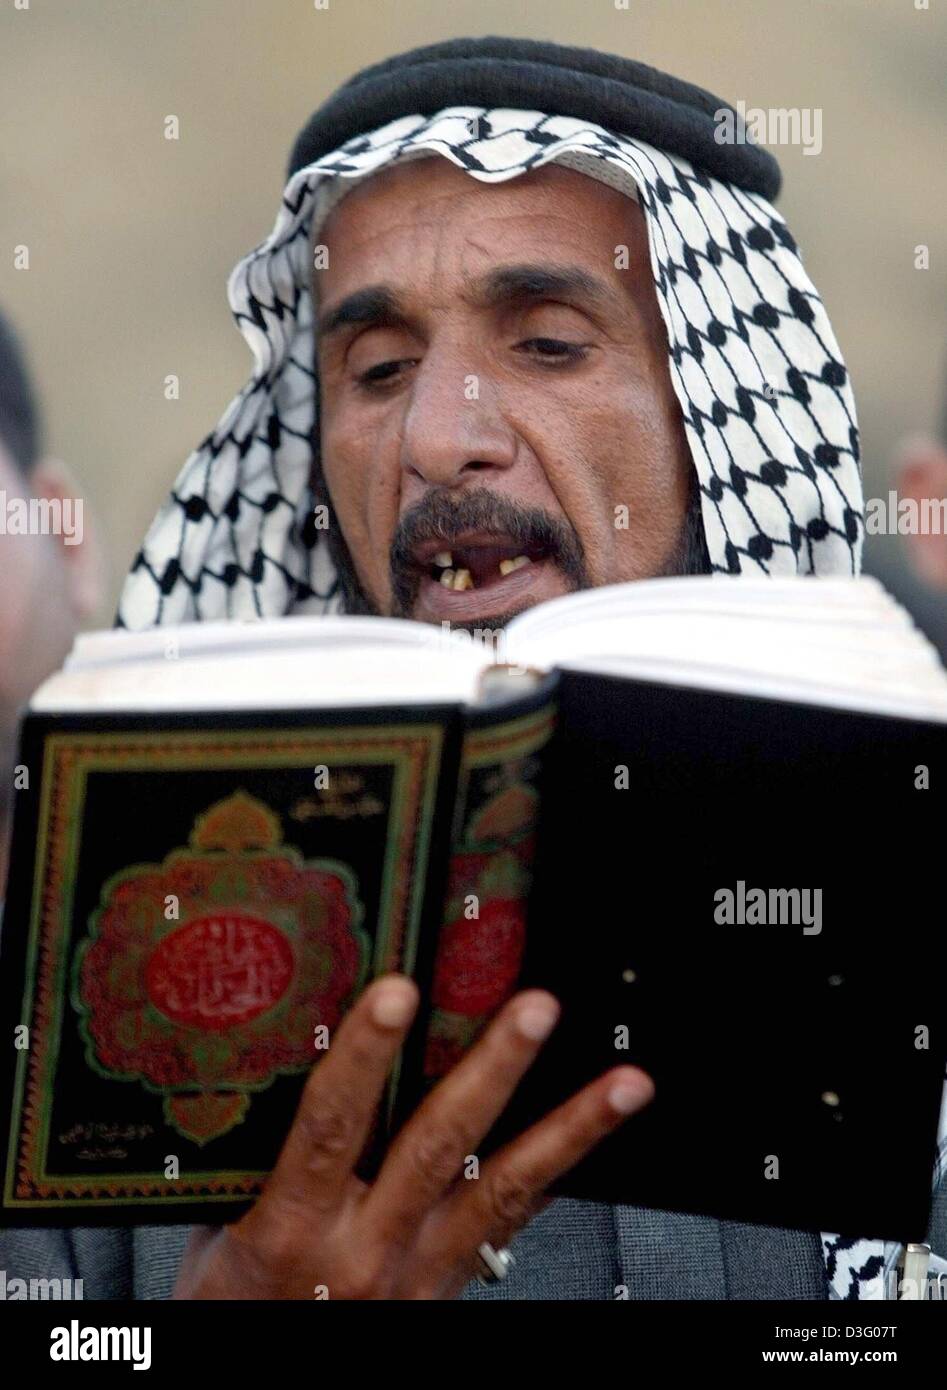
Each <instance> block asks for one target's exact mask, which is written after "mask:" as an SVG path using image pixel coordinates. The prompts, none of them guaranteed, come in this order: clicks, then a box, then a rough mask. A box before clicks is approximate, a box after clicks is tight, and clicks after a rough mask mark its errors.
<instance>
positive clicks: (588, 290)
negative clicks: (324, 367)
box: [319, 265, 615, 339]
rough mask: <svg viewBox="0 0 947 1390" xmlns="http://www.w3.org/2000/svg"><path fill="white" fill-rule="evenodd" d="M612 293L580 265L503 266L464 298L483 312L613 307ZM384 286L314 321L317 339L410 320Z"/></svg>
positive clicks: (370, 288)
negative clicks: (551, 303) (553, 303)
mask: <svg viewBox="0 0 947 1390" xmlns="http://www.w3.org/2000/svg"><path fill="white" fill-rule="evenodd" d="M614 297H615V296H614V291H613V290H612V289H611V288H610V287H609V286H608V285H607V284H606V283H605V282H604V281H603V280H599V279H598V278H597V277H596V276H594V275H591V274H589V272H588V271H587V270H583V269H582V267H581V266H576V265H568V266H548V265H509V266H498V267H497V269H495V270H491V271H489V272H488V273H487V274H486V275H485V276H484V277H483V279H482V280H481V281H479V282H477V283H475V284H474V286H472V288H471V289H470V290H469V291H468V294H467V298H468V299H469V300H470V301H471V302H473V303H474V304H477V305H479V306H481V307H483V308H487V309H497V308H501V307H502V306H503V305H505V304H518V305H520V306H523V305H528V304H531V303H540V302H542V301H543V300H549V299H562V300H566V301H578V302H579V303H588V304H591V305H594V306H597V307H604V306H605V305H606V304H608V303H614ZM412 317H413V316H412V315H409V314H408V313H407V312H406V310H405V309H404V308H403V306H402V305H401V304H400V302H399V300H398V296H397V295H396V294H395V292H394V291H393V290H392V289H391V288H389V287H388V286H387V285H369V286H367V287H366V288H365V289H361V290H356V291H355V292H354V294H350V295H347V296H346V298H345V299H343V300H342V301H341V303H339V304H337V305H336V306H335V308H333V309H328V310H326V312H325V313H324V314H323V315H322V317H321V319H320V320H319V336H320V338H323V339H324V338H327V337H329V336H331V335H332V334H334V333H337V332H338V331H339V330H340V329H343V328H351V327H361V328H366V327H371V328H391V327H400V326H403V325H405V324H408V323H410V322H411V321H412Z"/></svg>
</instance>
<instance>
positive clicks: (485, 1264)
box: [477, 1240, 516, 1284]
mask: <svg viewBox="0 0 947 1390" xmlns="http://www.w3.org/2000/svg"><path fill="white" fill-rule="evenodd" d="M477 1258H478V1259H479V1261H480V1266H481V1267H480V1270H479V1272H478V1274H477V1280H478V1282H479V1283H481V1284H499V1282H500V1280H501V1279H505V1278H506V1276H507V1275H508V1274H509V1272H510V1270H511V1269H512V1268H513V1266H514V1265H515V1264H516V1258H515V1256H514V1255H513V1254H512V1253H511V1252H510V1251H509V1250H507V1248H506V1246H505V1245H504V1246H503V1249H502V1250H495V1249H494V1248H493V1246H492V1245H491V1244H490V1242H489V1241H487V1240H485V1241H484V1242H483V1244H482V1245H481V1246H480V1247H479V1248H478V1250H477Z"/></svg>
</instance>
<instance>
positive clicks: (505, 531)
mask: <svg viewBox="0 0 947 1390" xmlns="http://www.w3.org/2000/svg"><path fill="white" fill-rule="evenodd" d="M465 531H488V532H489V531H493V532H496V533H498V534H501V535H505V536H510V537H511V538H512V539H513V540H514V541H516V543H517V544H518V545H521V546H522V547H523V550H524V551H525V550H528V549H536V550H542V551H544V552H545V554H546V555H547V556H548V558H549V559H551V560H552V561H553V562H554V563H555V564H556V565H557V566H558V568H559V569H560V570H561V571H562V573H563V574H564V575H565V577H566V579H567V580H568V581H569V583H570V585H571V587H573V588H575V589H583V588H588V575H587V572H586V567H585V554H584V552H583V549H582V544H581V542H580V540H579V538H578V536H577V535H576V533H575V531H574V530H573V529H572V527H571V526H569V525H568V523H567V522H565V521H562V520H561V519H560V518H559V517H556V516H553V515H552V514H551V513H550V512H546V511H543V509H542V508H541V507H525V506H521V505H520V504H518V503H516V502H511V501H510V499H509V498H508V497H500V496H498V495H497V494H496V493H494V492H490V491H489V490H488V489H487V488H475V489H473V490H472V491H470V492H466V493H463V494H462V495H461V496H459V497H451V496H450V495H448V494H447V493H441V492H430V493H428V495H427V496H426V497H424V498H422V500H421V501H420V502H418V503H417V504H416V505H415V506H413V507H412V508H411V509H410V511H408V512H406V513H405V514H404V516H403V517H402V518H401V520H400V521H399V522H398V525H397V527H396V528H395V533H394V536H393V537H392V540H391V549H390V554H389V565H390V577H391V592H392V599H393V606H394V612H395V615H396V616H398V617H407V616H409V615H410V613H411V611H412V610H413V608H414V603H415V600H416V598H417V593H418V588H419V586H420V583H421V573H420V571H419V569H418V567H417V565H416V563H415V561H414V550H415V548H416V547H417V546H418V545H420V544H421V543H422V542H424V541H444V543H445V547H446V548H449V546H450V543H451V542H452V541H454V540H456V538H457V537H458V536H459V535H461V534H462V533H463V532H465Z"/></svg>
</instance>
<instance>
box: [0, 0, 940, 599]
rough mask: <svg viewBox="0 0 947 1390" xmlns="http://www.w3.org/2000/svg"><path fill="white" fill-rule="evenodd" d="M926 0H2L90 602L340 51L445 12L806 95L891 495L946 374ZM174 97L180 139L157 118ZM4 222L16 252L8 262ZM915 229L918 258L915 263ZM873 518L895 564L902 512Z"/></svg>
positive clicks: (797, 156) (1, 153)
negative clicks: (88, 515) (85, 505)
mask: <svg viewBox="0 0 947 1390" xmlns="http://www.w3.org/2000/svg"><path fill="white" fill-rule="evenodd" d="M319 3H323V0H319ZM619 3H623V0H619ZM24 4H26V5H27V6H28V7H27V8H15V6H16V5H20V6H23V5H24ZM919 5H920V6H921V7H920V8H919V7H918V6H919ZM923 5H924V0H628V8H627V9H626V8H618V7H617V6H616V3H615V0H445V2H444V3H441V4H437V5H435V4H431V3H430V0H329V4H328V8H317V7H316V4H314V3H313V0H4V4H3V7H2V11H0V132H2V145H0V306H2V307H3V308H4V309H5V310H6V311H7V312H8V313H9V314H10V316H11V317H12V319H13V321H14V323H15V324H16V325H17V327H18V328H19V330H20V332H21V334H22V337H23V339H24V342H25V346H26V348H27V351H28V355H29V359H30V363H31V366H32V368H33V371H34V374H35V378H36V383H37V387H38V391H39V394H40V397H41V400H42V403H43V408H44V414H45V419H46V444H47V448H48V449H49V450H50V451H52V452H53V453H54V454H57V455H59V456H61V457H62V458H64V459H65V460H66V461H67V462H68V464H69V465H70V466H71V468H72V469H73V471H74V473H75V474H76V475H77V476H78V478H79V479H80V482H81V488H80V490H81V492H82V493H83V494H84V495H85V496H87V497H88V498H89V500H90V502H91V504H92V506H93V507H94V508H95V510H96V512H97V513H98V516H99V519H100V522H101V523H102V529H103V533H104V543H105V550H106V563H107V580H106V584H105V586H104V592H103V595H102V597H101V599H100V600H99V605H98V606H99V610H100V611H99V612H98V614H97V619H98V621H99V622H101V623H109V622H111V618H112V614H113V611H114V605H115V599H116V595H117V592H118V588H119V585H120V583H121V579H122V576H123V573H124V571H125V569H126V567H127V566H128V564H129V562H130V560H131V558H132V557H133V555H134V553H135V550H136V548H137V545H138V543H139V541H140V539H141V536H142V535H143V533H144V531H145V529H146V527H147V525H148V522H149V521H150V519H151V517H152V515H153V513H154V512H155V510H156V508H157V506H158V505H159V503H160V501H161V500H162V498H163V496H164V495H165V493H166V492H167V490H168V488H169V486H170V484H171V482H172V480H173V478H174V476H175V474H176V472H177V470H178V468H179V467H180V465H181V464H182V463H183V461H184V459H185V458H186V456H187V454H188V453H189V452H190V451H191V449H192V448H193V447H194V446H195V445H196V444H197V443H198V441H199V440H200V439H201V438H202V437H203V436H204V435H205V434H206V433H207V431H208V430H209V429H210V428H211V427H212V426H213V425H214V424H215V423H216V421H217V419H218V418H219V416H220V415H221V414H222V412H223V409H224V407H225V406H226V404H227V403H228V401H229V400H230V398H231V397H232V396H233V395H234V394H235V393H236V391H237V390H238V389H239V388H240V387H241V386H242V385H243V383H244V381H245V379H246V378H247V376H248V375H249V367H250V357H249V353H248V351H247V349H246V348H245V346H244V344H243V340H242V338H241V337H240V335H239V333H238V332H237V330H236V328H235V327H234V325H233V323H232V320H231V318H230V313H229V309H228V306H227V301H226V295H225V284H226V279H227V275H228V274H229V272H230V270H231V268H232V266H233V265H234V263H235V262H236V261H237V260H238V259H239V258H240V257H241V256H242V255H243V254H244V253H245V252H246V251H248V250H249V249H250V248H251V247H252V246H254V245H255V244H256V243H257V242H258V241H260V240H261V239H262V238H263V237H264V236H265V235H266V234H267V232H268V231H269V229H270V227H271V225H272V222H273V220H274V218H275V215H276V208H277V204H278V200H279V195H280V191H281V189H282V185H283V171H284V168H285V164H286V159H287V155H288V151H289V148H290V145H291V143H292V140H293V137H294V136H295V134H296V132H297V130H298V128H299V127H300V126H301V125H302V124H303V123H304V122H305V120H306V119H307V117H308V116H309V114H310V113H311V111H312V110H313V109H314V108H315V107H316V106H317V105H318V104H319V103H320V102H321V101H322V100H323V98H324V97H325V96H327V95H328V93H329V92H330V91H331V90H332V89H333V88H334V87H335V86H336V85H337V84H338V83H339V82H340V81H341V80H342V79H344V78H345V77H347V76H348V75H349V74H350V73H352V72H353V71H354V70H355V69H357V68H359V67H362V66H364V65H365V64H367V63H370V62H374V61H376V60H378V59H380V58H382V57H385V56H387V55H389V54H391V53H395V52H398V51H401V50H404V49H407V48H411V47H414V46H416V45H419V44H423V43H429V42H434V41H435V40H438V39H443V38H449V37H456V36H459V35H464V34H490V33H497V34H516V35H522V36H528V37H534V38H545V39H552V40H555V41H558V42H562V43H575V44H583V45H588V46H592V47H597V48H602V49H607V50H611V51H613V52H616V53H620V54H623V55H624V56H626V57H632V58H637V59H640V60H642V61H644V62H647V63H650V64H653V65H655V66H657V67H660V68H663V69H666V70H668V71H670V72H672V73H674V74H676V75H678V76H681V77H684V78H687V79H690V80H691V81H694V82H696V83H698V84H700V85H701V86H705V87H708V88H710V90H711V91H713V92H715V93H717V94H718V95H720V96H722V97H724V98H726V99H728V100H729V101H731V102H733V103H736V102H738V101H740V100H742V101H744V102H745V103H746V105H747V107H755V106H759V107H765V108H769V107H797V108H807V107H818V108H821V110H822V113H823V114H822V143H823V148H822V151H821V153H820V154H818V155H817V156H813V155H806V154H804V152H803V149H802V148H801V147H782V148H779V149H777V150H776V154H777V155H778V157H779V159H780V162H781V164H782V166H783V172H784V190H783V193H782V195H781V197H780V200H779V206H780V208H781V210H782V212H783V213H784V215H785V216H786V218H787V220H788V222H789V225H790V227H791V229H792V230H793V232H794V234H795V236H796V238H797V240H798V241H799V242H800V244H801V247H802V250H803V254H804V259H805V262H806V265H807V268H808V270H809V273H810V275H811V276H812V278H813V280H814V281H815V283H816V285H817V286H818V288H819V289H820V291H821V292H822V294H823V297H824V299H825V301H826V304H827V307H828V310H829V313H830V316H831V318H832V321H833V325H834V327H835V331H836V333H837V335H838V338H839V340H840V342H841V345H842V350H843V353H844V354H845V356H846V358H847V361H848V365H849V368H850V370H851V373H852V377H853V380H854V386H855V392H856V398H857V401H858V406H859V416H860V422H861V427H862V440H863V451H864V469H865V479H866V493H867V494H868V495H872V494H875V493H877V494H884V493H885V492H886V490H887V488H888V487H889V485H890V486H893V483H891V482H890V481H889V479H890V476H891V475H890V470H891V467H892V458H893V454H894V451H895V447H896V444H897V441H898V440H899V439H900V438H901V437H902V436H903V435H905V434H909V433H912V432H916V431H925V432H928V433H935V434H936V433H938V432H939V431H940V424H941V417H942V414H943V409H944V401H945V395H947V332H945V325H947V320H945V314H944V299H945V296H944V290H945V278H944V267H945V265H947V217H945V215H944V213H945V207H947V198H945V185H947V163H945V159H944V149H945V124H947V98H945V84H944V54H945V52H947V19H945V12H947V6H945V5H944V4H943V2H942V0H930V5H929V8H924V7H923ZM172 115H173V116H176V117H177V118H178V121H179V124H180V138H179V139H178V140H166V139H165V138H164V130H165V120H166V117H168V116H172ZM21 245H26V246H28V248H29V269H28V270H25V269H19V270H18V269H15V268H14V248H15V247H16V246H21ZM918 246H927V247H929V255H930V269H927V270H919V269H916V268H915V258H916V250H915V248H916V247H918ZM172 373H173V374H175V375H176V376H177V377H178V378H179V379H180V398H179V399H178V400H176V401H169V400H167V399H166V398H165V394H164V392H165V377H166V376H168V375H169V374H172ZM872 545H873V546H874V547H876V548H877V550H878V553H879V555H881V552H882V551H885V552H890V554H891V555H892V556H894V559H893V560H891V561H890V563H894V564H897V550H898V545H899V542H898V541H897V539H894V540H884V541H879V542H873V543H872ZM883 558H884V557H883ZM886 563H889V561H888V560H886ZM945 602H947V600H945Z"/></svg>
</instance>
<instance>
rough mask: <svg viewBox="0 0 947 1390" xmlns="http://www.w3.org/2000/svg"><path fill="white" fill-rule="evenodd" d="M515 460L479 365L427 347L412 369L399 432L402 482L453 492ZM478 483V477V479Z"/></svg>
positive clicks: (508, 431)
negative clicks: (400, 435) (403, 480)
mask: <svg viewBox="0 0 947 1390" xmlns="http://www.w3.org/2000/svg"><path fill="white" fill-rule="evenodd" d="M515 459H516V434H515V432H514V430H513V428H512V427H511V425H510V423H509V422H508V421H507V420H506V418H505V417H504V414H503V410H502V406H501V400H500V395H499V392H498V390H497V388H496V385H495V383H494V382H493V381H492V380H491V378H490V376H489V373H488V371H486V370H484V369H483V364H482V363H481V362H478V363H477V367H476V368H474V367H472V366H471V357H470V356H467V357H466V360H464V355H463V354H461V353H458V352H456V351H450V350H435V349H433V348H432V347H431V346H429V347H428V350H427V352H426V353H425V355H424V357H423V358H422V359H421V361H420V362H419V363H418V365H417V367H416V368H415V373H414V380H413V382H412V383H411V392H410V396H409V398H408V403H407V409H406V413H405V418H404V422H403V426H402V440H401V464H402V469H403V471H404V473H405V477H406V480H414V482H415V483H416V484H417V483H418V482H423V483H426V484H427V486H428V487H446V488H451V487H456V486H458V485H459V484H461V483H463V482H464V481H465V480H466V479H467V478H468V477H471V476H472V475H474V474H477V475H483V474H484V473H487V472H491V471H497V472H501V471H505V470H506V469H508V468H511V467H512V465H513V463H514V461H515ZM481 481H482V477H481Z"/></svg>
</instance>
